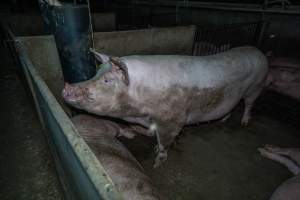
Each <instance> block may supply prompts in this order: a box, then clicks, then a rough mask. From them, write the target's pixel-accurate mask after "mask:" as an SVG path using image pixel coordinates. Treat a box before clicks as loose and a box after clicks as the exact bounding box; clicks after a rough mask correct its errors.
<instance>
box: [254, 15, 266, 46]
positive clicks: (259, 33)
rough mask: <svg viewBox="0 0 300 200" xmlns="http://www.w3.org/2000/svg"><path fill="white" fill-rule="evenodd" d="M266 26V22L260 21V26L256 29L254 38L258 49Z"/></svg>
mask: <svg viewBox="0 0 300 200" xmlns="http://www.w3.org/2000/svg"><path fill="white" fill-rule="evenodd" d="M268 25H269V23H268V22H266V21H262V22H261V24H260V26H258V27H257V30H256V33H255V35H256V38H257V43H256V46H257V47H258V48H261V47H262V42H263V38H264V36H265V33H266V30H267V27H268Z"/></svg>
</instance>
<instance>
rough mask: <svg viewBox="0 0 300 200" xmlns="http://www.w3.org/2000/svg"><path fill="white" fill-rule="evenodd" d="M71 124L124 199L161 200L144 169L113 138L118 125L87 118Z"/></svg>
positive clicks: (80, 117) (83, 117) (84, 117)
mask: <svg viewBox="0 0 300 200" xmlns="http://www.w3.org/2000/svg"><path fill="white" fill-rule="evenodd" d="M82 119H84V120H82ZM72 121H73V123H74V125H75V127H76V128H77V130H78V132H79V133H80V135H81V136H82V137H83V139H84V140H85V141H86V143H87V144H88V146H89V147H90V148H91V150H92V151H93V152H94V154H95V155H96V157H97V158H98V160H99V161H100V162H101V164H102V165H103V167H104V169H105V171H106V172H107V174H108V175H109V176H110V177H111V179H112V181H113V182H114V184H115V185H116V188H117V189H118V190H119V192H120V193H121V195H122V196H123V198H124V199H125V200H144V199H145V200H155V199H160V198H159V196H158V193H157V191H156V189H155V188H154V186H153V185H152V183H151V180H150V178H149V177H147V176H146V175H145V173H144V169H143V167H142V166H141V165H140V164H139V162H138V161H137V160H136V159H135V158H134V156H133V155H132V154H131V153H130V152H129V151H128V150H127V148H126V147H125V146H124V145H123V144H122V143H121V142H120V141H119V140H118V139H117V138H116V137H115V134H114V131H115V129H116V127H117V126H118V124H116V123H114V122H111V121H108V123H106V122H107V120H101V119H97V118H94V117H91V116H86V115H84V116H76V117H75V118H74V119H72ZM104 124H105V125H104ZM101 127H102V128H101ZM104 130H105V132H104ZM111 132H113V134H110V133H111Z"/></svg>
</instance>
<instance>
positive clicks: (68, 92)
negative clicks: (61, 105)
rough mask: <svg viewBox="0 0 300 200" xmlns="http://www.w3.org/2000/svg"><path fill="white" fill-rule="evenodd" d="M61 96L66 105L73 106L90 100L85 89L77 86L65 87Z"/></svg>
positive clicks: (67, 85)
mask: <svg viewBox="0 0 300 200" xmlns="http://www.w3.org/2000/svg"><path fill="white" fill-rule="evenodd" d="M62 96H63V98H64V100H65V101H66V102H67V103H70V104H75V103H80V102H82V101H85V100H91V98H90V96H91V95H90V94H89V91H88V89H87V88H83V87H79V86H71V85H69V84H66V85H65V88H64V89H63V91H62Z"/></svg>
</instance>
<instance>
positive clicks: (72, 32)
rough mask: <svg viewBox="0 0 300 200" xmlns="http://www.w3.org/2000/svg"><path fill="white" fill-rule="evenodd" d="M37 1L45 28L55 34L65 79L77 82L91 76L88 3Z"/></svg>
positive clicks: (93, 66) (92, 59)
mask: <svg viewBox="0 0 300 200" xmlns="http://www.w3.org/2000/svg"><path fill="white" fill-rule="evenodd" d="M40 2H41V1H40ZM40 5H41V11H42V16H43V18H44V21H45V25H46V31H48V32H50V33H52V34H53V35H54V37H55V42H56V46H57V50H58V54H59V57H60V62H61V66H62V71H63V76H64V81H65V82H68V83H77V82H81V81H85V80H88V79H90V78H91V77H93V76H94V75H95V73H96V66H95V61H94V58H93V56H92V54H91V52H90V50H89V49H90V47H91V44H92V41H91V34H92V28H91V23H90V15H89V8H88V6H87V5H86V4H69V3H64V4H62V5H60V6H51V5H49V4H47V3H45V2H44V3H41V4H40Z"/></svg>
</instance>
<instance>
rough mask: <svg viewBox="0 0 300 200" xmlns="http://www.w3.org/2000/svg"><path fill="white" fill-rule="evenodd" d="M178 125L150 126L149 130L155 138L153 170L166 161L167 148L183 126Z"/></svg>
mask: <svg viewBox="0 0 300 200" xmlns="http://www.w3.org/2000/svg"><path fill="white" fill-rule="evenodd" d="M179 124H181V123H179ZM179 124H173V123H172V124H169V123H153V124H152V125H151V126H150V129H152V130H153V131H154V133H155V135H156V138H157V146H156V147H155V151H156V153H157V155H156V158H155V162H154V165H153V167H154V168H157V167H158V166H159V165H160V164H161V163H163V162H164V161H166V160H167V158H168V148H169V147H170V145H171V144H172V143H173V142H174V140H175V137H176V136H177V135H178V133H179V132H180V130H181V129H182V126H183V125H179Z"/></svg>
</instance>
